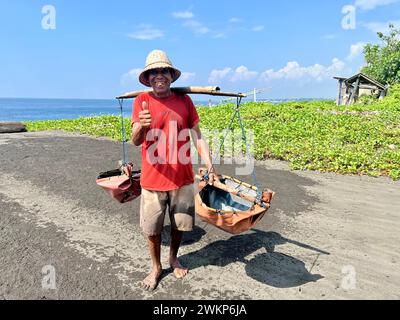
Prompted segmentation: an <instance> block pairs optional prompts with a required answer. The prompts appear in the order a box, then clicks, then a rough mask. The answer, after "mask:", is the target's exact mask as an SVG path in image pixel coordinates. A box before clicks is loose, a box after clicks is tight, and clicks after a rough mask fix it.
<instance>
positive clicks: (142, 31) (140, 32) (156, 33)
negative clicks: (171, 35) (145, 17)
mask: <svg viewBox="0 0 400 320" xmlns="http://www.w3.org/2000/svg"><path fill="white" fill-rule="evenodd" d="M128 37H129V38H132V39H137V40H154V39H158V38H162V37H164V32H163V31H161V30H159V29H156V28H153V26H152V25H151V24H141V25H139V27H138V28H137V30H136V31H135V32H133V33H130V34H128Z"/></svg>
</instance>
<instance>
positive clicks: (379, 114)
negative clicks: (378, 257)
mask: <svg viewBox="0 0 400 320" xmlns="http://www.w3.org/2000/svg"><path fill="white" fill-rule="evenodd" d="M234 109H235V107H234V106H233V105H223V106H220V107H214V108H208V107H200V108H199V109H198V110H199V115H200V118H201V121H202V122H201V126H202V128H203V129H210V130H214V129H217V130H223V129H225V128H226V127H227V126H228V124H229V121H230V119H231V117H232V115H233V112H234ZM241 114H242V118H243V121H244V124H245V126H246V128H247V129H251V130H253V132H254V134H255V157H256V159H258V160H262V159H266V158H274V159H281V160H285V161H288V162H289V163H290V165H291V167H292V168H293V169H310V170H320V171H323V172H337V173H343V174H347V173H350V174H359V175H362V174H365V175H371V176H389V177H391V178H392V179H394V180H398V179H400V85H395V86H393V87H392V89H391V91H390V95H389V96H388V97H387V98H386V99H384V100H382V101H379V102H375V103H372V104H356V105H353V106H336V104H335V103H334V102H332V101H312V102H291V103H284V104H270V103H247V104H244V105H243V106H242V108H241ZM125 124H126V129H127V137H128V139H129V137H130V129H129V128H130V121H129V119H126V123H125ZM27 127H28V130H29V131H40V130H66V131H72V132H79V133H84V134H90V135H93V136H97V137H99V136H105V137H110V138H111V139H115V140H120V139H121V132H120V130H121V125H120V119H119V118H118V117H116V116H103V117H92V118H80V119H76V120H61V121H43V122H29V123H27ZM234 128H236V129H238V128H239V124H238V123H235V124H234Z"/></svg>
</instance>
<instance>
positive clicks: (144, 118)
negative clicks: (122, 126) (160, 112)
mask: <svg viewBox="0 0 400 320" xmlns="http://www.w3.org/2000/svg"><path fill="white" fill-rule="evenodd" d="M150 126H151V114H150V111H149V108H148V105H147V102H146V101H143V103H142V111H141V112H139V122H135V123H134V124H133V125H132V142H133V144H134V145H135V146H137V147H138V146H140V145H141V144H142V143H143V142H144V139H145V138H146V131H147V130H146V129H148V128H150Z"/></svg>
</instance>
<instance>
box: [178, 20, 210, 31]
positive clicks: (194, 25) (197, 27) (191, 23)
mask: <svg viewBox="0 0 400 320" xmlns="http://www.w3.org/2000/svg"><path fill="white" fill-rule="evenodd" d="M183 26H184V27H186V28H189V29H191V30H192V31H193V32H194V33H198V34H206V33H209V32H210V29H209V28H207V27H206V26H204V25H203V24H202V23H200V22H198V21H196V20H188V21H185V22H184V23H183Z"/></svg>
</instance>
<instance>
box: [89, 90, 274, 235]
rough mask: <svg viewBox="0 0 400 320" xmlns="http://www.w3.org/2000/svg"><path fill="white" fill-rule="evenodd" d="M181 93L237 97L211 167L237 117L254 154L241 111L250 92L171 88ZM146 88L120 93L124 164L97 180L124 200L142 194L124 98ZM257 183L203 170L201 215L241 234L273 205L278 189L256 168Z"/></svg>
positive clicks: (198, 208)
mask: <svg viewBox="0 0 400 320" xmlns="http://www.w3.org/2000/svg"><path fill="white" fill-rule="evenodd" d="M171 90H172V91H174V92H176V93H178V94H193V93H194V94H207V95H214V96H226V97H235V98H236V110H235V113H234V115H233V117H232V119H231V122H230V124H229V126H228V129H227V131H226V134H225V136H224V137H223V140H222V143H221V145H220V148H219V150H218V152H217V154H216V155H215V157H214V159H213V161H212V167H211V168H210V171H212V170H213V169H214V166H215V163H216V161H217V159H218V158H219V157H220V153H221V150H222V148H223V147H224V143H225V141H226V138H227V136H228V134H229V132H230V131H231V130H232V126H233V124H234V121H235V119H236V118H237V119H238V120H239V124H240V128H241V134H242V139H243V141H244V143H245V146H246V156H247V157H248V158H250V157H251V155H250V150H249V145H248V141H247V137H246V133H245V128H244V125H243V121H242V117H241V115H240V105H241V101H242V98H243V97H245V96H246V95H244V94H240V93H226V92H220V89H219V88H218V87H184V88H171ZM141 93H143V91H136V92H130V93H127V94H125V95H123V96H119V97H117V100H118V102H119V106H120V112H121V125H122V129H121V135H122V158H123V159H122V162H121V163H122V164H121V167H120V168H118V169H114V170H111V171H107V172H103V173H101V174H100V175H99V177H98V178H97V180H96V183H97V184H98V185H99V186H101V187H102V188H103V189H104V190H105V191H106V192H107V193H108V194H109V195H110V196H111V197H112V198H114V199H116V200H117V201H119V202H121V203H125V202H128V201H131V200H134V199H136V198H137V197H139V196H140V194H141V187H140V176H141V171H140V170H137V171H134V170H133V164H132V163H128V161H127V150H126V131H125V125H124V117H123V102H124V99H130V98H136V97H137V96H138V95H139V94H141ZM251 175H252V178H253V180H254V185H252V184H248V183H246V182H244V181H241V180H239V179H237V178H234V177H230V176H226V175H220V176H219V181H213V182H211V181H210V180H209V178H210V172H208V171H207V170H205V169H200V170H199V175H196V178H197V179H198V180H200V182H199V189H198V193H197V194H196V195H195V207H196V213H197V215H198V216H199V217H200V218H201V219H202V220H203V221H205V222H207V223H209V224H211V225H214V226H215V227H217V228H219V229H222V230H224V231H226V232H228V233H231V234H240V233H243V232H245V231H248V230H250V229H251V228H253V227H254V226H255V225H256V224H257V223H258V222H259V221H260V220H261V219H262V218H263V216H264V215H265V214H266V212H267V211H268V209H269V208H270V204H271V200H272V198H273V196H274V195H275V193H274V192H273V191H271V190H269V189H261V186H260V183H259V182H258V180H257V177H256V173H255V168H253V171H252V174H251Z"/></svg>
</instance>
